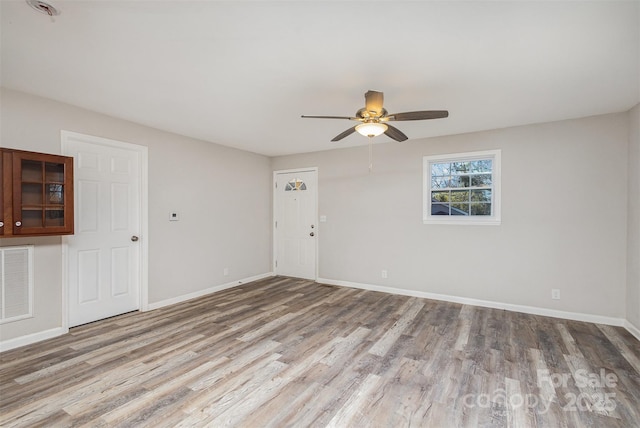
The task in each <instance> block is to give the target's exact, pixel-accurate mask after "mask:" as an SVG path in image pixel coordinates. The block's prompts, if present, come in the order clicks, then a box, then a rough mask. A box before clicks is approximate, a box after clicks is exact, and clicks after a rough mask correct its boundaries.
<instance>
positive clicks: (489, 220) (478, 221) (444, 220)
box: [422, 216, 502, 226]
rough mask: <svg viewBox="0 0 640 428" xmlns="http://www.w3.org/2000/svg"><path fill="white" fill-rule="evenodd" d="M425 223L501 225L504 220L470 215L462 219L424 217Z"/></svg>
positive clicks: (423, 221)
mask: <svg viewBox="0 0 640 428" xmlns="http://www.w3.org/2000/svg"><path fill="white" fill-rule="evenodd" d="M422 223H423V224H447V225H451V224H455V225H460V226H500V225H501V224H502V221H501V220H500V219H499V218H495V217H491V218H474V219H470V218H468V217H464V218H461V219H460V220H458V219H456V218H451V217H449V216H447V217H446V218H433V217H430V218H423V219H422Z"/></svg>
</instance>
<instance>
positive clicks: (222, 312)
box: [0, 277, 640, 427]
mask: <svg viewBox="0 0 640 428" xmlns="http://www.w3.org/2000/svg"><path fill="white" fill-rule="evenodd" d="M0 385H1V386H0V388H1V389H0V394H1V396H0V426H2V427H38V426H43V427H44V426H46V427H67V426H69V427H70V426H73V427H201V426H211V427H221V426H239V427H281V426H293V427H307V426H313V427H409V426H411V427H416V426H419V427H478V426H483V427H536V426H538V427H637V426H639V425H640V343H639V342H638V341H637V340H636V339H635V338H633V336H631V335H630V334H629V333H628V332H627V331H626V330H624V329H622V328H616V327H609V326H602V325H596V324H590V323H583V322H574V321H565V320H559V319H555V318H546V317H540V316H534V315H526V314H521V313H516V312H507V311H502V310H495V309H485V308H478V307H472V306H466V305H460V304H454V303H445V302H438V301H433V300H427V299H419V298H415V297H405V296H397V295H390V294H383V293H376V292H371V291H364V290H357V289H350V288H339V287H332V286H326V285H321V284H316V283H313V282H309V281H304V280H299V279H292V278H283V277H274V278H268V279H265V280H262V281H257V282H254V283H250V284H245V285H242V286H240V287H237V288H233V289H229V290H225V291H222V292H219V293H215V294H212V295H209V296H206V297H204V298H200V299H196V300H192V301H189V302H185V303H182V304H178V305H174V306H171V307H166V308H162V309H158V310H155V311H151V312H146V313H137V312H136V313H130V314H125V315H121V316H117V317H114V318H110V319H107V320H103V321H98V322H95V323H91V324H87V325H84V326H80V327H76V328H73V329H71V331H70V333H69V334H68V335H65V336H62V337H58V338H55V339H52V340H48V341H45V342H40V343H38V344H35V345H32V346H27V347H23V348H20V349H15V350H12V351H8V352H5V353H3V354H0Z"/></svg>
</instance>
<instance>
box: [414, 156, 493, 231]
mask: <svg viewBox="0 0 640 428" xmlns="http://www.w3.org/2000/svg"><path fill="white" fill-rule="evenodd" d="M501 155H502V151H501V150H499V149H498V150H485V151H479V152H467V153H451V154H445V155H431V156H425V157H424V158H423V163H422V198H423V202H422V221H423V223H424V224H466V225H493V226H496V225H500V223H501V204H500V202H501V196H500V193H501V192H500V189H501ZM481 159H491V160H492V167H493V168H492V172H491V174H492V190H491V215H490V216H472V215H470V216H453V215H431V190H432V189H431V164H433V163H442V162H465V161H474V160H481Z"/></svg>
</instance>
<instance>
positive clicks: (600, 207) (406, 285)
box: [273, 113, 628, 318]
mask: <svg viewBox="0 0 640 428" xmlns="http://www.w3.org/2000/svg"><path fill="white" fill-rule="evenodd" d="M349 138H361V137H359V136H358V135H354V136H352V137H349ZM627 141H628V114H626V113H624V114H616V115H607V116H598V117H592V118H585V119H579V120H571V121H563V122H555V123H547V124H541V125H532V126H523V127H517V128H509V129H502V130H495V131H489V132H479V133H472V134H465V135H458V136H451V137H441V138H430V139H423V140H415V141H408V142H405V143H384V144H375V145H374V148H373V150H374V170H373V172H372V173H371V174H369V173H368V170H367V165H368V155H367V148H366V147H365V146H362V147H357V148H349V149H343V150H331V151H326V152H317V153H311V154H304V155H295V156H283V157H278V158H274V160H273V169H274V170H279V169H288V168H296V167H307V166H317V167H318V168H319V188H318V192H319V214H320V215H326V216H327V222H326V223H320V225H319V226H320V229H319V232H320V233H319V254H320V265H319V276H320V277H321V278H327V279H331V280H339V281H347V282H353V283H361V284H368V285H377V286H386V287H390V288H398V289H405V290H410V291H419V292H428V293H437V294H443V295H449V296H458V297H464V298H470V299H478V300H486V301H493V302H500V303H506V304H514V305H524V306H533V307H538V308H547V309H553V310H561V311H569V312H576V313H583V314H592V315H601V316H607V317H616V318H624V316H625V311H626V308H625V303H624V302H625V287H626V265H627V263H626V257H627V165H628V162H627V152H628V143H627ZM329 144H330V143H327V145H329ZM488 149H502V225H501V226H471V225H467V226H458V225H424V224H423V223H422V158H423V156H424V155H431V154H445V153H457V152H469V151H476V150H488ZM382 269H386V270H388V278H387V279H383V278H381V270H382ZM552 288H559V289H560V290H561V300H551V289H552Z"/></svg>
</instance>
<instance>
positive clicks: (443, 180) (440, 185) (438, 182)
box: [431, 177, 449, 189]
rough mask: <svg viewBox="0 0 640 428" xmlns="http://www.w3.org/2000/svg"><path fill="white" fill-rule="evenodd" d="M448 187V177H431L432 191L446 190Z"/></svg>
mask: <svg viewBox="0 0 640 428" xmlns="http://www.w3.org/2000/svg"><path fill="white" fill-rule="evenodd" d="M447 187H449V177H433V178H431V188H432V189H446V188H447Z"/></svg>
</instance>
